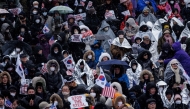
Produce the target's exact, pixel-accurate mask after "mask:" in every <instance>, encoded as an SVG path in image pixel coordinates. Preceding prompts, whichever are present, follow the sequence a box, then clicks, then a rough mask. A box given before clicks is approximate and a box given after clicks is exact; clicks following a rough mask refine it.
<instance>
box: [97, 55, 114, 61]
mask: <svg viewBox="0 0 190 109" xmlns="http://www.w3.org/2000/svg"><path fill="white" fill-rule="evenodd" d="M105 56H106V57H108V59H109V60H111V56H110V54H108V53H102V54H101V55H100V57H99V60H98V61H99V62H101V61H102V59H103V58H104V57H105Z"/></svg>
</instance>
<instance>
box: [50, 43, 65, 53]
mask: <svg viewBox="0 0 190 109" xmlns="http://www.w3.org/2000/svg"><path fill="white" fill-rule="evenodd" d="M55 47H57V48H58V53H57V54H55V53H54V48H55ZM50 51H51V55H54V56H59V55H62V54H61V52H62V47H61V45H60V44H59V43H57V42H56V43H54V44H53V45H52V46H51V50H50Z"/></svg>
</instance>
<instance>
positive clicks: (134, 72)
mask: <svg viewBox="0 0 190 109" xmlns="http://www.w3.org/2000/svg"><path fill="white" fill-rule="evenodd" d="M129 66H130V67H131V68H130V69H127V71H126V74H127V76H128V78H129V83H130V89H131V88H132V87H133V86H134V85H139V82H140V81H139V78H140V73H141V71H142V67H141V65H140V64H139V63H138V62H137V60H135V59H133V60H131V62H130V63H129Z"/></svg>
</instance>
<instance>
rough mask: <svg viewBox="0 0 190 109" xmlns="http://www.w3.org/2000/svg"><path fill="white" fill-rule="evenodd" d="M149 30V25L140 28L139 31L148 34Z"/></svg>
mask: <svg viewBox="0 0 190 109" xmlns="http://www.w3.org/2000/svg"><path fill="white" fill-rule="evenodd" d="M147 30H148V26H147V25H142V26H141V27H140V28H139V31H142V32H146V31H147Z"/></svg>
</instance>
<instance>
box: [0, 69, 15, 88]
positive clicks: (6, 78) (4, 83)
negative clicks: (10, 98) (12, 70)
mask: <svg viewBox="0 0 190 109" xmlns="http://www.w3.org/2000/svg"><path fill="white" fill-rule="evenodd" d="M11 83H12V79H11V76H10V74H9V73H8V72H6V71H3V72H1V74H0V90H1V92H2V91H3V90H6V89H8V88H9V87H10V86H11Z"/></svg>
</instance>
